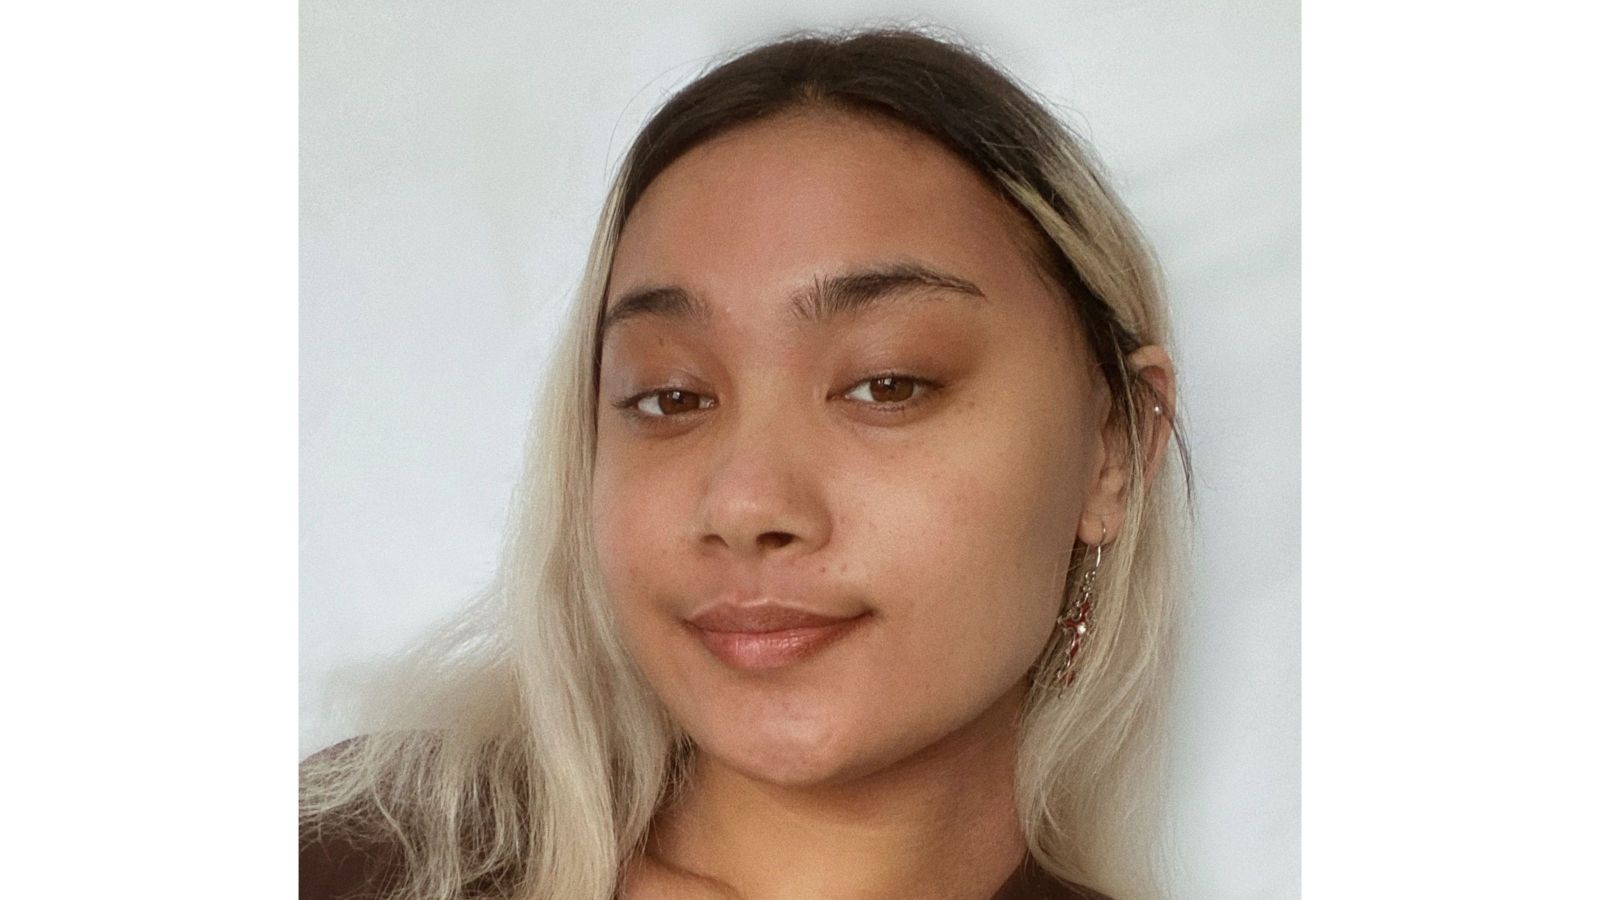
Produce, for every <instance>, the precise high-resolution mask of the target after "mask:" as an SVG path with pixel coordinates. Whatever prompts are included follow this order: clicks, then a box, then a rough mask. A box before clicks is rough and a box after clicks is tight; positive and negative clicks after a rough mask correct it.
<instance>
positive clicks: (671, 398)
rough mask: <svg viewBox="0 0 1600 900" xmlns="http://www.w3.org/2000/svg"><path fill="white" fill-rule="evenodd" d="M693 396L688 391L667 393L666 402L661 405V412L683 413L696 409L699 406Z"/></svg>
mask: <svg viewBox="0 0 1600 900" xmlns="http://www.w3.org/2000/svg"><path fill="white" fill-rule="evenodd" d="M694 397H695V395H694V394H691V393H689V392H688V391H667V402H666V403H663V404H661V411H662V412H668V413H672V412H684V411H686V410H691V409H696V408H698V407H699V404H698V403H696V402H695V400H694Z"/></svg>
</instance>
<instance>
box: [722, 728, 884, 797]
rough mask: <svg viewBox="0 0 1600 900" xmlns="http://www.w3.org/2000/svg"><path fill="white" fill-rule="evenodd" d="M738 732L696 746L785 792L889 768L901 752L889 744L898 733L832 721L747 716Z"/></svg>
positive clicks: (729, 731) (729, 730)
mask: <svg viewBox="0 0 1600 900" xmlns="http://www.w3.org/2000/svg"><path fill="white" fill-rule="evenodd" d="M727 721H728V724H731V723H732V721H738V728H737V730H735V729H732V728H724V729H714V733H712V734H708V735H706V737H707V740H705V741H704V742H697V743H699V746H700V748H701V750H702V752H705V753H708V754H710V755H711V756H713V757H715V758H716V759H717V761H718V762H720V763H722V764H723V765H725V766H728V767H729V768H731V769H733V770H734V771H736V772H738V773H740V774H741V775H743V776H745V777H746V778H749V779H752V780H754V781H759V782H762V783H765V784H771V785H776V786H779V787H785V788H811V787H826V786H829V785H834V784H840V783H843V782H847V781H850V780H853V779H856V778H860V777H862V776H865V775H869V774H871V773H873V772H875V771H878V770H879V769H882V768H885V767H887V766H890V765H892V764H893V763H894V762H895V761H896V759H898V758H899V757H900V756H901V755H904V754H902V753H901V752H900V750H902V749H903V748H898V747H895V746H891V745H889V744H887V743H886V742H885V740H884V738H885V736H886V735H888V734H892V733H894V732H895V731H899V730H902V729H897V728H895V727H894V726H892V725H889V724H887V723H884V724H883V725H880V726H877V727H871V728H869V727H864V723H860V722H852V721H849V720H848V719H843V720H841V719H839V718H836V717H822V718H813V717H804V718H793V717H789V718H785V717H773V718H767V719H761V718H759V717H756V716H750V717H747V718H744V719H742V720H727Z"/></svg>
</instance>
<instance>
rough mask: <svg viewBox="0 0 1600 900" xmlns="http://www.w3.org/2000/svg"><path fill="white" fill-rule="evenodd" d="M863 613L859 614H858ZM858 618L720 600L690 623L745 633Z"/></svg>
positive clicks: (703, 628) (825, 623) (706, 628)
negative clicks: (722, 601) (720, 601)
mask: <svg viewBox="0 0 1600 900" xmlns="http://www.w3.org/2000/svg"><path fill="white" fill-rule="evenodd" d="M857 615H859V614H857ZM854 618H856V616H855V615H830V614H828V613H820V612H815V611H813V610H809V609H801V608H800V607H798V606H788V605H786V604H783V603H776V602H770V601H764V602H759V603H748V604H734V603H719V604H717V605H716V606H712V607H710V608H708V609H705V610H703V611H701V612H699V613H696V614H695V615H694V616H693V617H692V618H690V619H689V624H691V625H693V626H695V627H696V628H699V629H701V630H702V631H725V632H737V633H745V634H762V633H765V632H769V631H787V630H788V629H790V628H819V627H821V626H824V625H834V624H837V623H839V622H846V621H849V620H850V619H854Z"/></svg>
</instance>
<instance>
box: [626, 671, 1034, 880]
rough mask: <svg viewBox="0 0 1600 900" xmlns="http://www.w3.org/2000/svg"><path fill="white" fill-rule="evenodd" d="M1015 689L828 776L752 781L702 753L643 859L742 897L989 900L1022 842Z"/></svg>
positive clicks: (1017, 858) (1018, 855)
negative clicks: (859, 766)
mask: <svg viewBox="0 0 1600 900" xmlns="http://www.w3.org/2000/svg"><path fill="white" fill-rule="evenodd" d="M1022 696H1023V695H1022V691H1021V689H1020V688H1019V689H1018V690H1015V691H1013V692H1011V693H1009V694H1007V695H1006V697H1005V698H1004V699H1002V701H1001V702H999V703H997V704H996V705H995V706H994V707H991V709H990V710H989V711H988V712H986V713H985V714H984V715H983V716H982V717H980V718H979V719H978V720H977V721H974V722H972V723H970V724H969V725H967V726H965V727H963V728H962V729H960V730H959V731H957V732H955V733H953V734H951V735H948V736H947V737H945V738H944V739H942V740H941V741H939V742H938V743H936V744H935V745H933V746H930V747H928V748H925V749H924V750H922V751H920V752H918V753H917V754H915V755H914V756H912V757H910V758H908V759H905V760H902V761H900V762H898V763H896V764H894V765H893V766H890V767H888V768H886V769H883V770H880V771H877V772H874V773H872V774H870V775H866V776H863V777H860V778H856V779H852V780H850V781H848V782H844V783H839V784H828V785H825V786H808V787H804V788H794V787H783V786H777V785H772V784H768V783H763V782H759V781H755V780H753V779H750V778H748V777H746V776H744V775H742V774H741V773H739V772H737V771H735V770H733V769H731V768H729V767H727V766H726V765H724V764H722V763H721V762H720V761H718V760H716V759H715V758H713V757H711V756H709V755H708V754H703V753H702V754H700V755H699V756H698V758H697V759H696V761H695V765H694V772H693V778H692V780H691V782H690V784H691V787H690V789H689V790H688V791H687V792H686V794H685V796H684V797H683V798H682V799H681V800H680V801H679V802H678V803H677V804H676V805H674V806H673V807H671V808H670V809H667V810H664V811H663V812H662V814H661V815H660V816H659V817H658V820H657V823H656V826H655V828H654V830H653V832H652V837H651V842H650V847H649V848H648V864H651V865H653V866H655V867H658V868H660V869H662V870H665V872H667V873H670V874H671V876H672V877H674V878H675V879H677V880H678V881H679V882H680V883H681V884H683V885H684V886H685V887H687V886H689V885H691V884H693V885H695V886H696V887H698V888H699V890H700V891H703V892H704V893H706V894H708V895H722V896H734V897H739V898H744V900H766V898H780V897H840V898H862V900H865V898H877V897H885V898H887V897H908V896H915V897H948V898H979V900H988V898H989V897H990V896H992V894H993V893H994V891H995V890H997V889H998V888H999V886H1000V885H1001V884H1002V883H1003V882H1004V881H1005V880H1006V877H1007V876H1008V875H1010V873H1011V872H1012V871H1013V870H1014V869H1015V868H1016V866H1017V864H1018V862H1019V861H1021V859H1022V858H1023V854H1024V853H1025V852H1026V845H1025V844H1024V842H1023V837H1022V831H1021V828H1020V826H1019V825H1018V822H1017V815H1016V797H1015V791H1014V788H1013V777H1014V764H1015V760H1016V751H1017V741H1016V722H1017V718H1018V715H1019V713H1020V710H1021V704H1022ZM687 893H694V891H687Z"/></svg>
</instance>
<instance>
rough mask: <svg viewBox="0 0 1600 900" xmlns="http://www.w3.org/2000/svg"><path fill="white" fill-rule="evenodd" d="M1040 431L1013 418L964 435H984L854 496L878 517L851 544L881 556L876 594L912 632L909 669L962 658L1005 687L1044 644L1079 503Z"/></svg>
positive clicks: (907, 646)
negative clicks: (1005, 683)
mask: <svg viewBox="0 0 1600 900" xmlns="http://www.w3.org/2000/svg"><path fill="white" fill-rule="evenodd" d="M1039 431H1040V430H1039V429H1034V430H1029V429H1027V428H1023V427H1019V426H1018V425H1017V423H1016V422H1014V421H1012V422H1008V423H1006V424H1004V425H1001V424H999V423H995V424H994V425H993V427H984V428H983V429H981V430H979V431H972V432H968V435H971V434H980V435H982V437H981V438H979V439H976V440H973V439H970V438H969V439H965V440H963V441H962V442H961V443H960V444H950V445H947V446H944V447H943V448H942V449H940V450H939V452H934V453H927V454H925V455H924V454H920V453H919V454H918V457H919V458H918V460H917V462H916V463H915V464H912V465H908V466H907V467H906V475H905V476H904V478H903V479H902V480H898V481H895V482H884V483H880V484H879V485H878V486H877V488H875V489H874V488H870V487H866V486H863V487H862V488H861V489H860V491H858V492H857V494H856V496H857V497H858V498H860V501H861V502H860V505H859V506H858V508H860V509H862V510H863V514H868V513H867V512H866V511H867V510H870V514H871V516H872V518H873V520H874V521H875V522H877V523H879V524H878V525H877V526H876V527H866V526H865V525H863V527H861V528H860V529H857V530H856V532H855V540H856V542H857V543H858V545H860V547H861V550H862V553H863V555H866V556H868V557H869V558H875V559H878V560H880V561H882V563H883V568H882V569H881V570H880V572H879V573H878V574H879V575H880V578H879V580H878V581H879V586H880V587H881V588H882V589H883V590H882V592H881V594H880V596H881V598H882V599H884V601H885V603H886V608H885V610H884V612H885V615H886V616H889V617H892V618H894V619H895V620H897V623H896V624H897V626H898V627H899V628H902V629H904V630H905V632H904V633H905V634H906V637H907V640H905V641H904V642H903V643H902V644H901V651H899V652H902V653H904V654H905V656H906V658H905V659H903V660H902V663H903V664H904V665H906V666H907V667H908V668H910V669H913V670H917V671H928V670H935V671H936V670H938V669H941V668H943V667H945V666H946V664H947V662H951V661H955V660H960V661H961V663H962V665H963V666H964V667H965V668H966V669H967V670H968V671H969V672H972V673H978V672H983V671H990V672H993V673H994V674H995V677H996V681H997V684H998V682H1001V681H1005V680H1006V679H1008V678H1010V677H1012V676H1013V675H1020V674H1021V670H1022V669H1025V668H1026V666H1027V665H1028V664H1030V663H1031V662H1032V660H1033V658H1034V657H1035V656H1036V655H1037V653H1038V652H1039V650H1040V649H1042V647H1043V645H1044V642H1045V640H1046V639H1047V638H1048V636H1049V632H1050V628H1051V624H1052V622H1053V621H1054V618H1055V616H1056V614H1057V612H1058V609H1059V606H1060V603H1061V595H1062V594H1061V592H1062V589H1063V586H1064V583H1065V575H1066V571H1065V570H1066V565H1067V560H1068V558H1069V555H1070V552H1071V549H1072V546H1073V537H1074V533H1075V530H1076V521H1077V514H1078V507H1079V506H1081V503H1082V499H1081V496H1080V494H1081V492H1080V491H1077V490H1075V489H1074V485H1073V483H1072V480H1071V479H1070V478H1069V477H1068V471H1069V470H1068V467H1067V465H1065V464H1064V462H1063V460H1062V459H1061V458H1060V454H1061V448H1060V447H1059V446H1058V445H1057V444H1058V442H1056V441H1051V440H1047V439H1046V436H1045V435H1043V434H1041V433H1039ZM874 500H876V501H877V502H876V503H875V504H874ZM1019 667H1020V668H1019ZM955 674H957V675H959V674H960V673H955Z"/></svg>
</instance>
